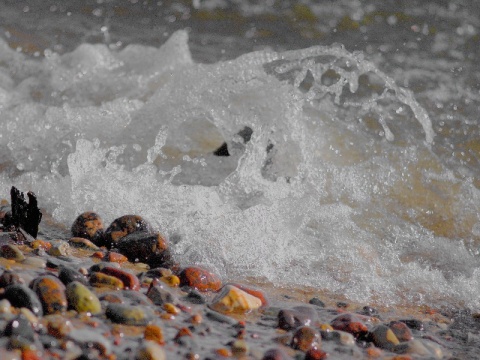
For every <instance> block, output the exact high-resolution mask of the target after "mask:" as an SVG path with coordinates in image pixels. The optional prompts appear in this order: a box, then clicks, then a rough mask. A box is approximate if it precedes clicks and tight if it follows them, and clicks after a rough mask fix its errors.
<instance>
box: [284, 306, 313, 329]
mask: <svg viewBox="0 0 480 360" xmlns="http://www.w3.org/2000/svg"><path fill="white" fill-rule="evenodd" d="M277 318H278V327H279V328H280V329H283V330H292V329H295V328H297V327H299V326H303V325H306V326H308V325H310V324H311V323H312V321H313V320H314V319H315V318H316V314H315V311H314V310H313V309H312V308H311V307H307V306H296V307H294V308H292V309H283V310H280V312H279V313H278V316H277Z"/></svg>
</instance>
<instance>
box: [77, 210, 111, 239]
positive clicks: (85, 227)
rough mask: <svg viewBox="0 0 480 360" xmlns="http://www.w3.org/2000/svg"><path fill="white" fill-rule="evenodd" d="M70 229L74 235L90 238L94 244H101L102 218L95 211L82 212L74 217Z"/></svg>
mask: <svg viewBox="0 0 480 360" xmlns="http://www.w3.org/2000/svg"><path fill="white" fill-rule="evenodd" d="M71 231H72V235H73V236H74V237H77V238H85V239H88V240H91V241H93V242H94V243H95V244H96V245H98V244H101V242H102V238H103V220H102V218H101V217H100V215H98V214H97V213H94V212H92V211H87V212H84V213H83V214H80V215H79V216H78V217H77V218H76V219H75V221H74V222H73V224H72V228H71Z"/></svg>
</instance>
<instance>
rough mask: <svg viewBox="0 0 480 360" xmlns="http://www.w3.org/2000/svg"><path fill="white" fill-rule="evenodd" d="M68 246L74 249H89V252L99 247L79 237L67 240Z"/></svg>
mask: <svg viewBox="0 0 480 360" xmlns="http://www.w3.org/2000/svg"><path fill="white" fill-rule="evenodd" d="M68 244H69V245H70V246H72V247H75V248H81V249H89V250H98V249H99V247H98V246H97V245H95V244H94V243H93V242H92V241H91V240H88V239H85V238H81V237H72V238H70V239H69V240H68Z"/></svg>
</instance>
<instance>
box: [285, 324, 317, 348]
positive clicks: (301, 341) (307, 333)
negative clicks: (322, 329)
mask: <svg viewBox="0 0 480 360" xmlns="http://www.w3.org/2000/svg"><path fill="white" fill-rule="evenodd" d="M321 342H322V339H321V337H320V334H319V333H318V332H317V331H316V330H315V329H314V328H313V327H310V326H301V327H300V328H298V329H297V330H296V331H295V333H294V335H293V338H292V343H291V344H290V346H291V347H292V348H293V349H295V350H300V351H303V352H307V351H308V350H310V349H317V348H319V347H320V344H321Z"/></svg>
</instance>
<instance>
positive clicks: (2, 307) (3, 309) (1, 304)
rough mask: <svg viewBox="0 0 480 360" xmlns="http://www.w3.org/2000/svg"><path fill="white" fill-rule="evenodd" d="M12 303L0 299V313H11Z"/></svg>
mask: <svg viewBox="0 0 480 360" xmlns="http://www.w3.org/2000/svg"><path fill="white" fill-rule="evenodd" d="M11 313H12V305H11V304H10V301H8V300H7V299H3V300H0V314H11Z"/></svg>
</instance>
